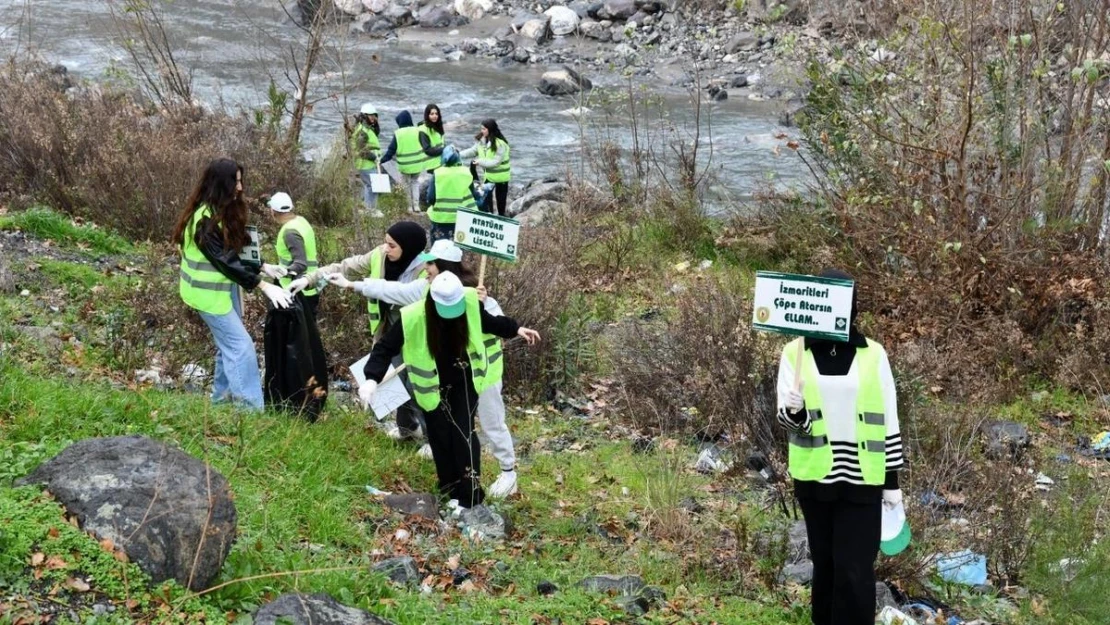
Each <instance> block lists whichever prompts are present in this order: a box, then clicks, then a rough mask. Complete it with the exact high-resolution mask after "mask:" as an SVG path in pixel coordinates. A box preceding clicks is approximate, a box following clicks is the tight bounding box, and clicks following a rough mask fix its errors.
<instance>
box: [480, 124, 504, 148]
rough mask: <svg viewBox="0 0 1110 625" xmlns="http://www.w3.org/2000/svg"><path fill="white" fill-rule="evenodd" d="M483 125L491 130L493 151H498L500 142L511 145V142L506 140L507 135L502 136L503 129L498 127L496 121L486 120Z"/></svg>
mask: <svg viewBox="0 0 1110 625" xmlns="http://www.w3.org/2000/svg"><path fill="white" fill-rule="evenodd" d="M482 125H483V126H485V127H486V129H487V130H489V147H490V149H491V150H497V142H498V141H500V142H502V143H504V144H505V145H509V140H508V139H506V138H505V135H503V134H501V127H500V126H498V125H497V120H496V119H493V118H492V117H491V118H490V119H487V120H484V121H483V122H482Z"/></svg>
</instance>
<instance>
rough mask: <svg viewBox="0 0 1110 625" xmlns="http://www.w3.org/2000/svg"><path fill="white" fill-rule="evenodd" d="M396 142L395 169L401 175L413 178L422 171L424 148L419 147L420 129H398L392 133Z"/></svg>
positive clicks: (408, 127)
mask: <svg viewBox="0 0 1110 625" xmlns="http://www.w3.org/2000/svg"><path fill="white" fill-rule="evenodd" d="M393 137H394V138H395V139H396V140H397V156H396V158H397V169H398V170H400V171H401V173H402V174H406V175H409V176H415V175H416V174H419V173H420V172H422V171H424V159H425V157H424V148H422V147H420V129H418V128H416V127H414V126H407V127H405V128H398V129H397V132H395V133H393Z"/></svg>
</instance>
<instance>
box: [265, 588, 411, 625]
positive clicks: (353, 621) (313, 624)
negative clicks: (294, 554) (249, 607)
mask: <svg viewBox="0 0 1110 625" xmlns="http://www.w3.org/2000/svg"><path fill="white" fill-rule="evenodd" d="M279 624H280V625H393V622H392V621H387V620H386V619H384V618H382V617H380V616H375V615H373V614H371V613H369V612H367V611H365V610H359V609H358V608H352V607H348V606H345V605H343V604H342V603H339V602H338V601H336V600H335V599H332V598H331V597H330V596H328V595H326V594H323V593H317V594H313V595H306V594H302V593H296V592H293V593H286V594H284V595H281V596H280V597H278V598H277V599H274V600H273V601H272V602H270V603H268V604H266V605H264V606H262V607H261V608H259V609H258V611H257V612H255V613H254V625H279Z"/></svg>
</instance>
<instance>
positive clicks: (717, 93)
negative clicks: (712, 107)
mask: <svg viewBox="0 0 1110 625" xmlns="http://www.w3.org/2000/svg"><path fill="white" fill-rule="evenodd" d="M709 99H710V100H712V101H714V102H722V101H724V100H727V99H728V91H726V90H725V89H723V88H721V87H718V86H717V85H712V86H710V87H709Z"/></svg>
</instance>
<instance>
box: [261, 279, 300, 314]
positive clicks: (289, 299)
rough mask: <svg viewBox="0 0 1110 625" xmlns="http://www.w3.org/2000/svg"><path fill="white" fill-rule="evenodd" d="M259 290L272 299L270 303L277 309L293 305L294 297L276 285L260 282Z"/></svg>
mask: <svg viewBox="0 0 1110 625" xmlns="http://www.w3.org/2000/svg"><path fill="white" fill-rule="evenodd" d="M258 288H260V289H262V294H263V295H265V296H266V297H268V298H270V303H271V304H273V305H274V307H276V308H289V305H290V304H292V303H293V296H292V295H290V294H288V293H286V292H285V289H283V288H281V287H280V286H278V285H276V284H270V283H269V282H259V283H258Z"/></svg>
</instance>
